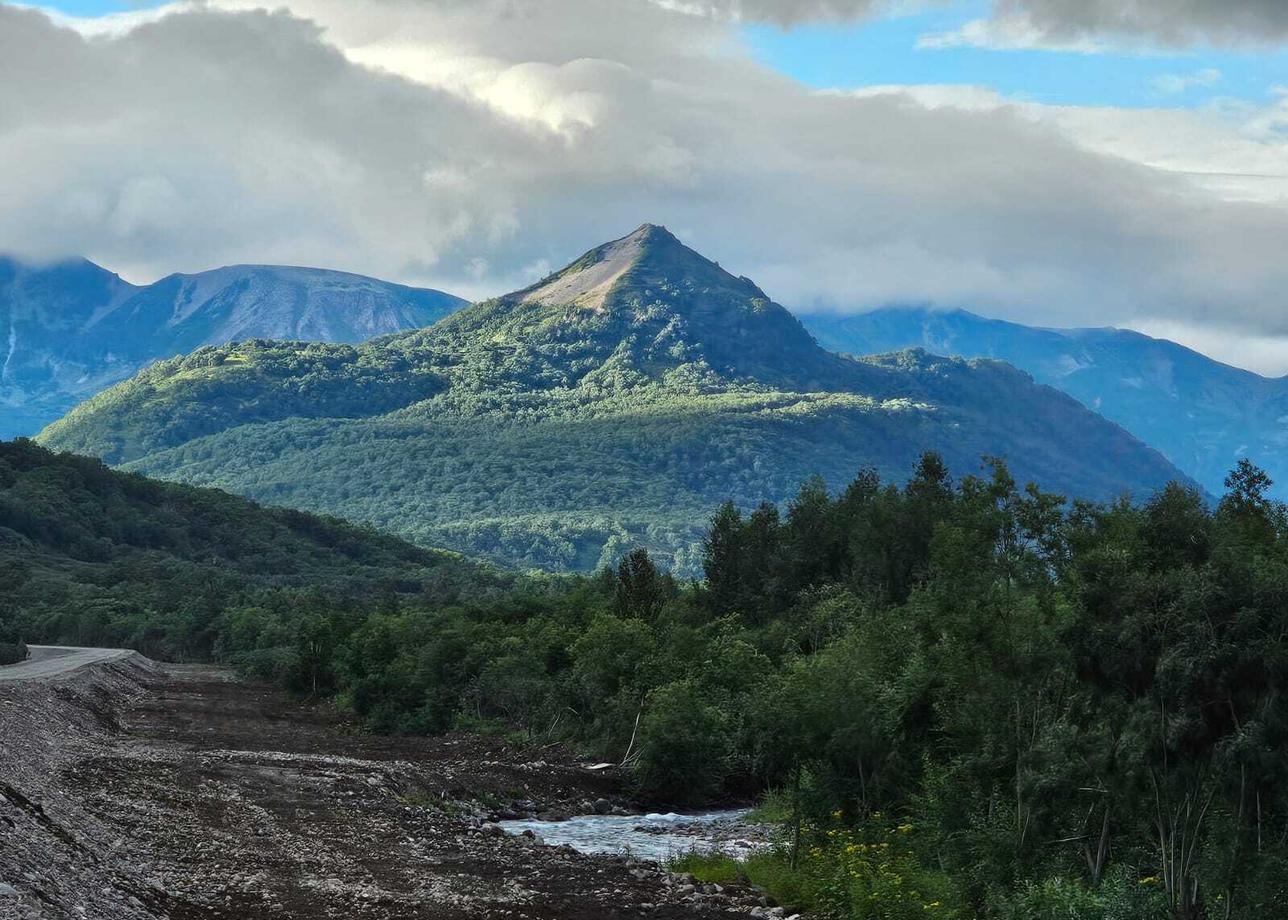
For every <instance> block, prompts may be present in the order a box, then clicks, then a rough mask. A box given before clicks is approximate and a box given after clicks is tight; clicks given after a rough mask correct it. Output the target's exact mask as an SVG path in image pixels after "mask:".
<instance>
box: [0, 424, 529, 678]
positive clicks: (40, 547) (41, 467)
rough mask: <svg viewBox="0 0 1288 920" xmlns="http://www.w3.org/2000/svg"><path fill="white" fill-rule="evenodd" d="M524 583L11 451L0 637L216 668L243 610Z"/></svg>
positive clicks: (315, 522)
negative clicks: (305, 599) (222, 640)
mask: <svg viewBox="0 0 1288 920" xmlns="http://www.w3.org/2000/svg"><path fill="white" fill-rule="evenodd" d="M513 583H514V579H513V578H512V577H511V576H509V575H507V574H505V573H502V572H499V571H497V570H494V569H492V568H491V567H489V566H486V565H480V564H477V563H474V562H471V561H468V560H465V559H461V558H460V557H458V556H456V555H454V554H451V553H443V552H437V551H434V550H427V549H423V548H421V547H417V546H413V545H411V544H409V543H405V542H403V541H402V540H399V539H397V538H396V537H391V536H388V535H386V534H380V533H376V532H374V531H372V530H371V529H370V528H363V527H360V526H357V525H353V524H349V523H346V522H343V521H337V520H334V519H326V518H320V517H316V516H314V515H311V514H305V513H301V512H298V511H290V510H286V509H280V508H262V507H260V506H258V505H256V504H254V503H252V502H250V501H247V500H246V499H243V498H239V497H237V496H233V495H227V494H225V493H223V492H219V491H215V490H210V489H196V488H193V487H191V486H186V485H181V484H177V483H167V482H158V481H155V480H150V479H146V478H144V477H142V476H138V475H135V474H131V473H122V472H117V471H115V470H111V469H108V468H107V467H105V466H104V465H103V464H102V463H101V462H100V461H98V460H93V459H90V458H86V457H75V456H70V455H66V454H63V455H57V454H53V453H51V452H49V451H47V450H45V449H44V448H42V447H40V446H38V445H36V444H34V443H32V442H30V441H26V440H22V439H20V440H17V441H9V442H0V585H3V586H4V587H3V591H2V592H0V638H3V634H4V633H6V631H7V632H11V633H12V632H16V633H17V634H18V635H22V636H25V637H26V638H28V639H42V640H48V641H62V642H68V643H73V644H98V645H127V646H129V647H132V648H139V649H141V650H144V651H145V652H146V651H152V652H159V653H162V654H165V655H171V656H173V655H181V656H184V655H186V656H190V657H201V658H209V657H211V656H212V655H213V654H215V653H216V652H218V651H219V650H218V649H215V648H213V647H212V643H213V642H214V641H215V634H216V632H217V631H218V626H217V623H216V620H218V618H219V617H220V616H221V615H222V614H223V613H224V612H225V611H226V610H228V609H230V608H231V607H233V606H235V605H237V604H256V603H266V604H269V606H270V607H271V606H272V605H274V604H285V603H290V598H291V595H292V592H298V593H300V594H305V593H306V592H307V593H311V594H313V595H317V596H320V597H325V598H326V599H327V603H330V604H336V603H342V602H343V600H344V599H345V598H348V599H349V600H350V601H351V602H353V603H355V604H356V603H358V602H361V603H362V604H363V605H364V606H365V607H366V608H370V607H371V606H372V605H373V603H376V604H377V605H378V602H379V599H380V598H381V597H382V596H383V595H398V594H404V595H406V594H411V595H416V596H417V597H419V598H423V599H424V600H425V601H426V602H429V603H449V602H453V601H455V600H456V599H457V598H459V597H462V596H469V597H471V598H478V597H482V596H487V595H488V594H489V593H490V592H493V591H494V590H501V589H503V588H506V587H508V586H510V585H512V584H513ZM283 592H285V593H283ZM242 638H243V639H245V638H246V637H242ZM294 640H295V637H294V636H291V635H286V636H283V637H281V638H280V641H281V642H282V643H287V644H289V643H291V642H293V641H294Z"/></svg>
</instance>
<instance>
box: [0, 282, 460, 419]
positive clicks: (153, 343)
mask: <svg viewBox="0 0 1288 920" xmlns="http://www.w3.org/2000/svg"><path fill="white" fill-rule="evenodd" d="M462 305H464V301H463V300H461V299H460V298H457V297H453V296H451V295H450V294H444V293H442V292H440V291H433V290H424V289H419V288H410V287H405V286H403V285H398V284H389V283H387V282H384V281H376V280H375V279H372V278H364V277H361V276H359V275H350V274H346V273H344V272H334V271H323V270H321V269H312V268H290V267H283V266H273V265H235V266H231V267H228V268H220V269H216V270H214V271H209V272H202V273H200V274H196V275H170V276H169V277H166V278H163V279H161V280H160V281H158V282H156V283H155V284H151V285H147V286H144V287H136V286H135V285H132V284H129V283H127V282H125V281H123V280H121V279H120V278H119V277H117V276H116V275H114V274H112V273H111V272H109V271H107V270H106V269H103V268H100V267H99V266H97V265H94V264H93V263H92V262H87V261H85V260H84V259H78V260H75V261H70V262H60V263H56V264H53V265H44V266H37V265H28V264H24V263H21V262H17V261H15V260H13V259H8V258H4V257H0V336H2V342H3V354H4V358H3V364H0V438H7V437H14V436H15V435H31V434H35V433H36V432H38V431H39V430H40V429H41V428H42V427H44V426H45V425H47V424H48V423H49V422H52V421H54V420H55V419H57V418H59V417H60V416H62V415H63V414H64V413H66V412H67V410H68V409H70V408H71V407H72V406H74V405H75V404H76V403H78V402H80V401H81V400H82V399H85V398H86V397H88V396H91V395H93V394H94V393H97V392H98V391H100V390H102V389H104V388H106V387H108V386H110V385H111V384H113V383H116V382H118V381H120V380H123V379H124V378H126V377H128V376H130V375H131V374H133V373H134V372H136V371H137V370H139V369H140V368H141V367H143V366H145V365H147V364H149V363H151V362H152V361H155V360H157V359H158V358H170V357H173V356H175V355H180V354H184V353H186V352H190V351H192V350H193V349H195V348H199V347H201V346H202V345H213V344H222V343H224V342H235V341H242V340H245V339H251V338H273V339H294V340H301V341H321V342H341V343H355V342H363V341H366V340H368V339H371V338H373V337H375V336H379V335H385V334H387V333H392V332H402V331H405V330H408V329H416V328H419V327H421V326H427V325H429V324H430V323H432V322H434V321H435V320H437V319H439V318H441V317H443V316H445V315H446V314H447V313H450V312H451V311H452V310H455V309H457V308H458V307H460V306H462Z"/></svg>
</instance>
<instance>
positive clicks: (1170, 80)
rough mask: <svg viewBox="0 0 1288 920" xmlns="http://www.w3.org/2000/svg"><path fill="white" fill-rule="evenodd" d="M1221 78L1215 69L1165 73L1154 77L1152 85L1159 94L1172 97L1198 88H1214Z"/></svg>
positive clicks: (1219, 72)
mask: <svg viewBox="0 0 1288 920" xmlns="http://www.w3.org/2000/svg"><path fill="white" fill-rule="evenodd" d="M1221 76H1222V75H1221V71H1219V70H1217V69H1216V68H1215V67H1207V68H1204V69H1203V70H1196V71H1194V72H1193V73H1165V74H1162V75H1160V76H1157V77H1155V78H1154V79H1153V81H1152V85H1153V87H1154V89H1156V90H1158V91H1159V92H1160V93H1166V94H1168V95H1173V96H1174V95H1177V94H1179V93H1184V92H1187V91H1189V90H1191V89H1195V88H1198V87H1204V86H1215V85H1216V84H1217V83H1219V82H1221Z"/></svg>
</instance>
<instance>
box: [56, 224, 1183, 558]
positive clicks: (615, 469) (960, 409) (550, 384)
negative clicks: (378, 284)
mask: <svg viewBox="0 0 1288 920" xmlns="http://www.w3.org/2000/svg"><path fill="white" fill-rule="evenodd" d="M40 440H41V441H42V442H43V443H45V444H47V445H48V446H51V447H56V448H59V449H63V450H71V451H75V452H78V453H86V454H91V455H94V456H98V457H102V458H104V459H106V460H107V461H108V462H110V463H113V464H117V465H122V466H124V467H125V468H127V469H132V470H137V471H140V472H145V473H148V474H151V475H156V476H160V477H164V478H169V479H175V480H181V481H184V482H188V483H192V484H202V485H213V486H219V487H221V488H224V489H227V490H229V491H233V492H238V493H241V494H244V495H248V496H252V497H254V498H257V499H260V500H262V501H266V502H272V503H276V504H284V505H289V506H293V507H297V508H302V509H308V510H315V511H325V512H327V513H331V514H338V515H340V516H343V517H347V518H350V519H353V520H361V521H367V522H370V523H372V524H375V525H376V526H378V527H381V528H385V529H388V530H391V531H393V532H396V533H399V534H402V535H405V536H408V537H411V538H413V539H415V540H417V541H419V542H421V543H423V544H427V545H431V546H446V547H451V548H454V549H460V550H463V551H467V552H470V553H475V554H481V555H485V556H488V557H490V558H492V559H496V560H499V561H502V562H506V563H510V564H516V565H521V566H538V567H542V568H546V569H563V570H586V569H591V568H594V567H595V566H597V565H600V564H604V563H606V562H610V561H612V560H613V559H614V558H615V557H616V555H617V554H619V553H620V552H621V551H622V550H623V549H625V548H629V547H632V546H636V545H645V546H648V547H649V548H650V549H652V550H654V551H655V552H657V553H658V554H659V555H661V556H662V557H663V558H664V559H666V560H667V561H668V562H669V563H671V564H673V565H674V566H675V567H676V568H677V569H679V570H680V571H683V572H687V573H692V572H696V571H697V570H698V560H699V558H700V545H701V540H702V536H703V532H704V528H703V525H702V522H703V521H704V520H706V519H708V518H709V516H710V515H711V514H712V512H713V510H714V509H715V508H716V506H717V505H718V504H719V503H720V502H722V501H724V500H725V499H733V500H734V501H736V502H738V503H739V504H741V505H744V506H749V505H754V504H757V503H759V502H761V501H763V500H770V501H774V502H785V501H787V500H788V499H790V498H791V497H792V495H793V494H794V493H795V491H796V489H797V488H798V487H799V485H800V483H801V482H802V481H803V480H804V479H805V478H806V477H808V476H810V475H812V474H816V473H817V474H819V475H821V476H823V477H824V479H825V480H826V481H827V482H828V484H829V485H831V486H833V487H840V486H842V485H844V484H847V483H848V482H849V481H851V480H852V479H853V477H854V476H855V475H856V474H857V473H858V472H859V471H860V470H861V469H863V468H865V467H872V468H875V469H876V470H878V471H879V472H880V473H881V474H882V475H883V476H884V477H886V478H887V479H891V480H900V479H902V478H903V477H905V476H906V475H907V474H908V471H909V470H911V469H912V467H913V465H914V463H915V461H916V459H917V457H918V455H919V454H920V453H921V452H923V451H926V450H937V451H939V452H940V453H941V454H942V455H943V456H944V458H945V460H946V461H947V463H948V464H949V467H950V468H951V469H952V470H953V472H954V473H955V474H957V475H963V474H967V473H973V472H978V471H979V470H980V458H981V455H983V454H991V455H997V456H1003V457H1005V458H1007V459H1008V462H1010V464H1011V466H1012V470H1013V472H1014V473H1015V475H1016V476H1017V478H1018V479H1019V480H1020V481H1021V482H1026V481H1036V482H1039V483H1041V484H1042V485H1043V486H1044V487H1045V488H1048V489H1051V490H1058V491H1062V492H1064V493H1066V494H1068V495H1076V496H1084V497H1088V498H1096V499H1108V498H1112V497H1116V496H1117V495H1119V494H1121V493H1122V492H1124V491H1130V492H1133V493H1135V494H1137V495H1144V494H1148V493H1149V492H1151V491H1152V490H1154V489H1156V488H1158V487H1160V486H1161V485H1163V484H1164V483H1165V482H1167V481H1168V480H1171V479H1184V476H1183V475H1182V474H1181V473H1180V472H1179V471H1178V470H1177V469H1176V468H1175V467H1174V466H1172V465H1171V464H1170V463H1168V462H1167V461H1166V460H1165V459H1164V458H1163V457H1162V456H1161V455H1160V454H1159V453H1157V452H1156V451H1154V450H1153V449H1151V448H1149V447H1147V446H1146V445H1145V444H1143V443H1141V442H1140V441H1139V440H1137V439H1136V438H1134V437H1132V436H1131V435H1129V434H1128V433H1127V432H1125V431H1123V430H1122V429H1121V428H1119V427H1118V426H1117V425H1114V424H1112V423H1110V422H1107V421H1105V420H1104V419H1103V418H1101V417H1100V416H1099V415H1096V414H1095V413H1094V412H1091V411H1089V410H1088V409H1086V408H1085V407H1084V406H1082V405H1080V404H1079V403H1078V402H1077V401H1076V400H1074V399H1072V398H1070V397H1068V396H1066V395H1064V394H1063V393H1060V392H1058V391H1057V390H1054V389H1051V388H1050V387H1045V386H1039V385H1037V384H1035V383H1034V382H1033V380H1032V379H1031V378H1030V377H1029V376H1028V375H1026V374H1024V373H1021V372H1020V371H1017V370H1015V369H1014V368H1012V367H1010V366H1009V365H1006V364H1003V363H1001V362H996V361H973V362H967V361H963V360H960V359H952V358H940V357H934V356H931V355H928V354H927V353H925V352H924V351H905V352H900V353H898V354H893V355H887V356H883V357H876V358H867V359H863V360H853V359H850V358H846V357H843V356H840V355H837V354H834V353H832V352H829V351H827V350H825V349H823V348H822V347H820V346H819V345H818V343H817V342H815V341H814V339H813V338H812V337H811V336H810V335H809V333H808V332H807V331H806V330H805V328H804V327H803V326H802V325H801V324H800V322H799V321H798V320H797V319H796V318H795V317H794V316H792V314H791V313H789V312H788V311H787V310H785V309H784V308H783V307H781V306H779V305H778V304H776V303H774V302H773V301H772V300H770V299H769V297H768V296H767V295H766V294H765V293H764V292H763V291H761V290H760V288H758V287H757V286H756V285H755V284H754V283H753V282H752V281H750V280H748V279H746V278H739V277H735V276H733V275H731V274H729V273H728V272H726V271H724V270H723V269H721V268H720V267H719V266H718V265H716V264H715V263H713V262H711V261H709V260H707V259H705V258H703V257H702V256H701V255H699V254H698V253H696V252H694V251H693V250H692V249H689V248H688V247H686V246H684V245H683V244H682V243H680V241H679V240H677V239H676V238H675V237H674V236H673V235H671V234H670V233H669V232H667V231H666V230H665V229H663V228H660V227H655V226H650V225H645V226H643V227H641V228H639V229H638V230H636V231H635V232H634V233H632V234H630V235H629V236H626V237H624V238H622V239H619V240H614V241H612V242H609V243H605V244H603V245H601V246H597V247H595V248H594V249H592V250H591V251H589V252H587V253H586V254H585V255H583V256H582V257H581V258H579V259H577V260H576V261H575V262H573V263H572V264H571V265H569V266H568V267H567V268H565V269H563V270H562V271H560V272H557V273H555V274H554V275H551V276H550V277H548V278H546V279H544V280H542V281H541V282H538V283H537V284H535V285H533V286H531V287H529V288H526V289H524V290H522V291H517V292H515V293H513V294H509V295H506V296H504V297H499V298H496V299H493V300H489V301H484V302H482V303H478V304H474V305H473V306H470V307H467V308H465V309H463V310H460V311H459V312H457V313H454V314H453V315H451V316H450V317H448V318H446V319H444V320H442V321H441V322H438V323H436V324H434V325H433V326H430V327H428V328H424V329H419V330H416V331H414V332H409V333H405V334H402V335H397V336H389V337H385V338H382V339H379V340H377V341H374V342H369V343H366V344H363V345H357V346H348V345H317V344H311V345H305V344H299V343H276V342H267V341H260V340H255V341H250V342H246V343H242V344H239V345H224V346H219V347H213V348H202V349H199V350H197V351H196V352H193V353H192V354H190V355H188V356H185V357H182V358H176V359H173V360H170V361H165V362H161V363H158V364H156V365H154V366H152V367H151V368H149V369H147V370H145V371H143V372H142V373H140V374H138V375H136V376H135V377H133V378H131V379H130V380H128V381H125V382H123V383H121V384H119V385H117V386H115V387H113V388H112V389H110V390H108V391H106V392H104V393H101V394H99V395H98V396H96V397H94V398H93V399H91V400H89V401H88V402H86V403H84V404H82V405H80V406H78V407H77V408H76V409H75V410H74V411H73V412H71V413H70V414H69V415H68V416H67V417H66V418H64V419H62V420H61V421H59V422H57V423H56V424H54V425H51V426H50V427H49V428H47V429H46V430H45V431H44V432H43V433H42V434H41V437H40Z"/></svg>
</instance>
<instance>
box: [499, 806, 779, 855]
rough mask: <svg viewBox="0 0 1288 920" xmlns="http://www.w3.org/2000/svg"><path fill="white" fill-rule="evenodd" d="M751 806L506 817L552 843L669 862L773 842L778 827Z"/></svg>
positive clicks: (511, 827) (515, 830)
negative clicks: (761, 820)
mask: <svg viewBox="0 0 1288 920" xmlns="http://www.w3.org/2000/svg"><path fill="white" fill-rule="evenodd" d="M748 814H749V811H748V809H736V810H727V811H709V812H703V813H700V814H690V815H681V814H675V813H673V812H672V813H667V814H641V815H581V816H578V817H574V818H569V819H568V820H566V821H538V820H533V819H518V820H514V821H501V822H499V823H500V825H501V827H502V828H503V829H504V830H505V832H506V833H507V834H522V833H524V832H525V831H531V832H532V833H533V834H536V835H537V836H538V837H540V838H541V839H542V840H543V841H545V842H546V843H547V844H550V845H552V846H560V845H567V846H570V847H572V848H573V849H574V850H577V851H579V852H582V853H607V854H614V855H621V856H633V857H635V858H637V859H648V860H654V861H657V862H664V861H666V860H668V859H671V858H674V857H676V856H681V855H683V854H685V853H688V852H690V851H695V850H696V851H698V852H711V851H715V850H718V851H720V852H723V853H728V854H729V855H730V856H739V857H741V856H746V855H747V854H749V853H752V852H754V851H756V850H758V849H764V848H766V847H768V846H770V844H771V837H772V828H771V827H769V826H767V825H763V824H751V823H748V822H747V820H746V819H747V816H748Z"/></svg>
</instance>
